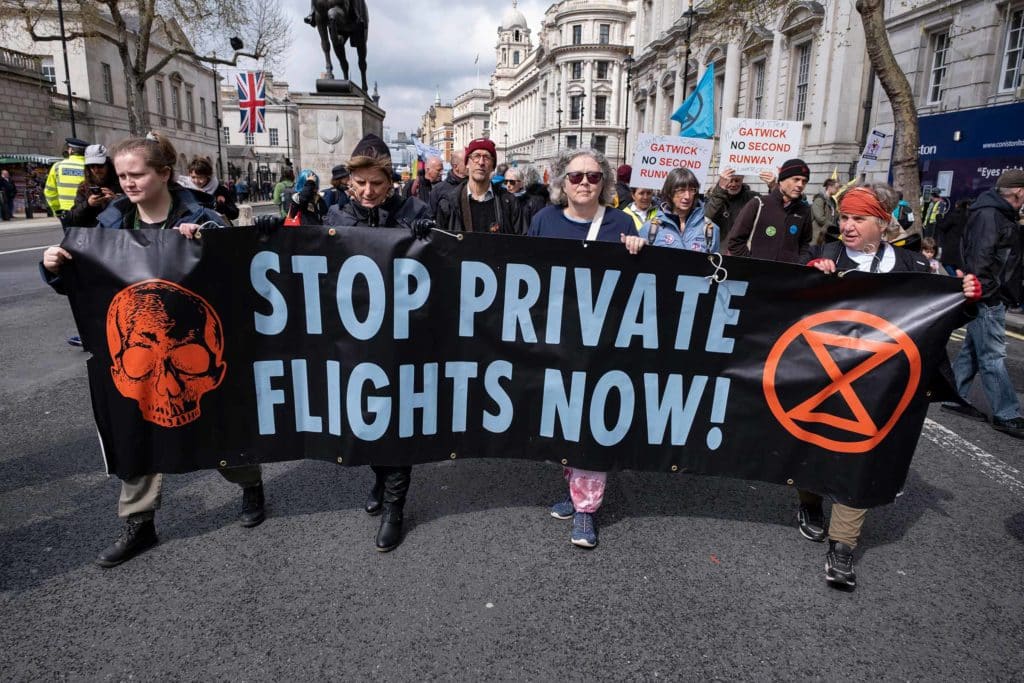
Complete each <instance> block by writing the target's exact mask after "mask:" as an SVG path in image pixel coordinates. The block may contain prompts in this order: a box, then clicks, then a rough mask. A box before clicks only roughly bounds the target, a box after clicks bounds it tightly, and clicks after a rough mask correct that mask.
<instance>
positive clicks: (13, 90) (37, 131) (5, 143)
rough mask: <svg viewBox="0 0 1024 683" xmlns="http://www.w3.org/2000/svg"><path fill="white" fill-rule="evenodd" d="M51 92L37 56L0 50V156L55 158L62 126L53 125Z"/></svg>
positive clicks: (60, 139) (60, 141)
mask: <svg viewBox="0 0 1024 683" xmlns="http://www.w3.org/2000/svg"><path fill="white" fill-rule="evenodd" d="M52 90H53V85H52V84H51V83H50V81H49V80H47V79H46V78H45V77H44V76H43V73H42V66H41V61H40V59H39V57H38V56H35V55H28V54H25V53H22V52H15V51H14V50H8V49H6V48H3V49H0V91H3V93H4V96H3V103H2V104H0V109H2V114H0V116H2V119H3V125H2V126H0V156H2V155H6V154H43V155H59V153H58V152H56V151H55V150H59V148H60V145H61V144H63V143H64V137H66V136H65V135H63V134H62V133H63V127H62V126H60V129H58V126H56V125H54V124H55V122H54V110H53V106H52V97H51V91H52Z"/></svg>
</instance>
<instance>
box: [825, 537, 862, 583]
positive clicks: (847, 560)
mask: <svg viewBox="0 0 1024 683" xmlns="http://www.w3.org/2000/svg"><path fill="white" fill-rule="evenodd" d="M825 580H826V581H828V582H829V583H830V584H832V585H833V586H837V587H842V588H848V589H850V590H853V589H854V588H856V587H857V575H856V574H855V573H854V572H853V548H851V547H850V546H848V545H846V544H845V543H840V542H839V541H829V543H828V554H826V555H825Z"/></svg>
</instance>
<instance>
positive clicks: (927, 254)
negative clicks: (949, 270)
mask: <svg viewBox="0 0 1024 683" xmlns="http://www.w3.org/2000/svg"><path fill="white" fill-rule="evenodd" d="M938 255H939V248H938V245H937V244H936V242H935V238H934V237H925V238H924V239H923V240H921V256H923V257H924V258H926V259H927V260H928V267H929V268H930V269H931V271H932V272H933V273H935V274H936V275H945V274H946V269H945V268H944V267H943V266H942V263H941V262H940V261H939V259H938V258H937V257H938Z"/></svg>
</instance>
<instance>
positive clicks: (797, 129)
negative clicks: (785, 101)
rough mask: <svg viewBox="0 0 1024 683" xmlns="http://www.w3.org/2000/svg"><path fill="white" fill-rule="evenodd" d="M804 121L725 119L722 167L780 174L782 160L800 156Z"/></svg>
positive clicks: (745, 172) (754, 172)
mask: <svg viewBox="0 0 1024 683" xmlns="http://www.w3.org/2000/svg"><path fill="white" fill-rule="evenodd" d="M803 125H804V124H803V121H774V120H769V119H726V120H725V124H724V125H723V126H722V144H721V147H720V148H719V149H720V154H719V162H718V167H719V169H725V168H731V169H733V170H735V171H736V173H737V174H739V175H757V174H758V173H760V172H762V171H771V172H772V173H778V172H779V167H780V166H782V162H784V161H786V160H787V159H792V158H794V157H798V156H800V139H801V136H802V134H803Z"/></svg>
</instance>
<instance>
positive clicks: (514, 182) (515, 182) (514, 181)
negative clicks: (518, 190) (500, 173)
mask: <svg viewBox="0 0 1024 683" xmlns="http://www.w3.org/2000/svg"><path fill="white" fill-rule="evenodd" d="M505 184H506V185H518V184H519V181H518V180H506V181H505Z"/></svg>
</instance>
